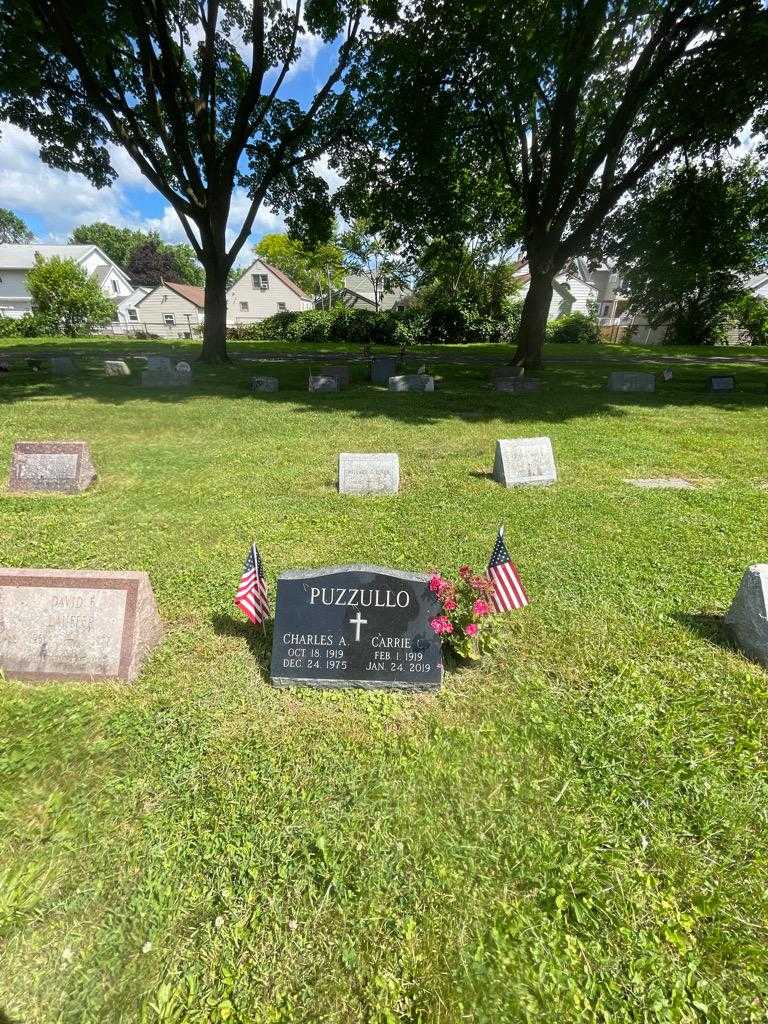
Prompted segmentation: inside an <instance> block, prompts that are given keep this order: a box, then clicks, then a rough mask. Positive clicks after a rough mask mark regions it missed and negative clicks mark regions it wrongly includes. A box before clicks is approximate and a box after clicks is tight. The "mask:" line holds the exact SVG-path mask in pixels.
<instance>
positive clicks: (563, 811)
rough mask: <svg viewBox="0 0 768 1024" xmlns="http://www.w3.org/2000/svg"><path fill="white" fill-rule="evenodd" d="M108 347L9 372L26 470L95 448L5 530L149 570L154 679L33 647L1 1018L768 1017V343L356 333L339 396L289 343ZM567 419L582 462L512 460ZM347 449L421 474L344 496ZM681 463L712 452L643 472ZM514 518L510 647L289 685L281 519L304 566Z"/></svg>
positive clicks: (288, 549) (20, 504) (555, 437)
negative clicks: (651, 486) (752, 649)
mask: <svg viewBox="0 0 768 1024" xmlns="http://www.w3.org/2000/svg"><path fill="white" fill-rule="evenodd" d="M19 344H20V345H21V344H22V343H21V342H20V343H19ZM23 344H24V346H25V347H29V342H28V340H24V342H23ZM99 344H101V343H99ZM109 344H110V345H111V346H112V351H113V352H115V353H119V354H120V355H122V354H125V353H126V352H130V351H131V344H130V343H126V342H125V341H124V340H120V339H118V340H117V341H115V342H114V343H112V342H110V343H109ZM4 347H6V348H9V346H7V345H5V344H4ZM70 347H76V348H80V347H82V346H80V345H72V343H70ZM141 348H142V350H144V351H154V352H166V351H168V349H169V348H170V346H166V345H164V344H163V343H161V342H143V343H141ZM569 348H571V349H572V347H569ZM245 350H246V349H245V347H243V348H242V349H241V351H245ZM173 351H174V352H176V351H178V352H179V353H181V351H182V350H181V349H173ZM184 351H187V352H188V351H191V350H190V349H186V350H184ZM497 351H498V350H497ZM605 352H608V353H609V354H611V355H615V352H616V350H613V349H611V350H608V349H602V348H601V349H600V350H599V351H595V350H590V353H589V355H590V356H591V355H595V357H596V358H602V356H603V354H604V353H605ZM665 352H666V350H664V352H662V353H659V352H654V353H653V358H657V357H659V355H660V354H661V355H663V354H665ZM574 354H575V353H574ZM78 361H79V363H80V366H81V372H80V373H79V374H78V375H76V376H73V377H69V378H53V377H52V376H50V374H49V373H47V372H45V371H43V372H40V373H34V372H32V371H31V370H28V369H27V368H26V367H25V366H21V365H20V366H18V367H16V366H14V369H13V370H12V372H11V373H9V374H4V375H1V376H0V417H1V420H0V422H1V424H2V429H1V430H0V461H1V462H2V465H3V467H5V468H4V473H5V472H7V466H8V462H9V459H10V451H11V445H12V443H13V442H14V441H16V440H45V439H72V440H85V441H87V442H88V443H89V444H90V448H91V452H92V455H93V460H94V463H95V465H96V468H97V470H98V473H99V479H98V481H97V483H96V484H95V486H94V487H92V488H91V489H90V490H88V491H86V492H84V493H83V494H80V495H75V496H67V497H65V496H56V495H30V496H19V495H13V496H11V495H8V494H7V493H5V492H4V491H3V492H2V493H0V549H1V550H0V563H2V564H3V565H7V566H23V567H58V568H74V569H85V568H93V569H121V570H122V569H141V570H146V571H147V572H148V573H149V575H150V578H151V580H152V584H153V587H154V591H155V594H156V596H157V600H158V604H159V608H160V613H161V615H162V618H163V621H164V625H165V635H164V638H163V641H162V643H161V645H160V646H159V647H158V648H157V649H156V650H155V652H154V653H153V654H152V656H151V657H150V658H149V660H148V661H147V662H146V664H145V666H144V669H143V672H142V674H141V675H140V677H139V679H138V680H137V681H136V683H134V684H133V685H127V684H123V683H118V684H113V683H105V682H98V683H94V684H90V685H88V684H68V685H61V684H58V685H57V684H44V685H25V684H22V683H16V682H13V681H9V680H2V679H0V949H1V950H2V952H1V953H0V1010H1V1011H2V1012H1V1013H0V1020H4V1021H19V1022H24V1024H53V1022H59V1021H61V1022H66V1024H75V1022H76V1024H86V1022H88V1024H90V1022H96V1021H99V1022H102V1021H108V1022H125V1024H128V1022H131V1024H133V1022H137V1021H138V1022H146V1024H148V1022H161V1021H162V1022H184V1024H203V1022H209V1021H233V1022H241V1024H246V1022H247V1024H257V1022H258V1024H261V1022H263V1024H267V1022H269V1024H278V1022H286V1024H288V1022H304V1021H306V1022H310V1021H311V1022H327V1024H347V1022H349V1024H352V1022H359V1021H360V1022H362V1021H365V1022H369V1024H395V1022H398V1024H405V1022H408V1024H416V1022H424V1024H426V1022H445V1024H453V1022H460V1021H461V1022H473V1024H474V1022H487V1024H491V1022H493V1024H499V1022H515V1024H516V1022H521V1021H558V1022H576V1021H578V1022H587V1021H601V1022H607V1021H610V1022H630V1021H632V1022H634V1021H638V1022H639V1021H643V1022H646V1021H648V1022H652V1021H659V1022H667V1021H668V1022H685V1024H688V1022H691V1024H692V1022H695V1021H718V1022H733V1024H737V1022H738V1024H744V1022H754V1024H757V1022H758V1021H764V1020H765V1017H766V1012H767V1011H768V980H766V979H768V943H767V942H766V938H768V915H767V911H768V905H767V900H766V892H767V891H768V863H767V860H768V854H767V853H766V844H765V834H766V825H767V822H766V807H767V806H768V786H767V785H766V773H765V730H766V703H767V701H768V675H767V674H766V672H765V670H763V669H762V668H760V667H759V666H758V665H756V664H752V663H750V662H748V661H747V660H745V659H744V658H742V657H741V656H740V655H739V654H737V653H736V652H735V651H734V650H733V649H732V648H731V647H730V646H729V644H728V641H727V639H726V637H725V634H724V632H723V629H722V623H721V616H722V614H723V612H724V611H725V610H726V609H727V607H728V605H729V603H730V601H731V599H732V597H733V595H734V593H735V591H736V588H737V586H738V584H739V581H740V579H741V576H742V573H743V570H744V569H745V567H746V566H747V565H749V564H750V563H753V562H757V561H764V560H766V557H768V556H767V553H766V543H767V532H766V525H767V523H768V514H767V508H768V504H767V503H768V491H766V490H765V489H764V488H765V485H766V483H768V441H767V438H766V407H767V404H768V393H767V390H766V389H767V388H768V366H765V365H743V364H742V363H739V364H738V365H734V366H733V367H732V368H731V369H732V372H733V373H734V374H735V376H736V380H737V390H736V391H734V392H732V393H728V394H723V395H712V394H707V393H706V391H705V388H704V381H705V379H706V377H707V376H708V375H709V374H710V373H712V372H713V371H712V369H711V368H708V367H706V366H693V365H679V366H678V365H675V369H674V378H673V380H672V381H671V382H669V383H667V384H661V383H660V384H659V385H657V390H656V393H655V394H637V395H633V394H612V393H608V392H607V391H606V387H605V382H606V377H607V370H606V369H605V368H604V367H601V366H599V365H597V366H595V365H586V364H584V365H581V364H573V365H564V364H552V365H550V366H548V367H546V368H545V369H544V370H543V371H542V372H541V373H540V374H539V375H538V376H540V377H541V380H542V389H541V391H539V392H536V393H532V394H523V395H515V394H504V393H496V392H494V391H492V390H490V388H489V387H488V383H487V382H488V379H489V368H488V366H473V365H451V364H449V363H447V362H440V361H439V359H438V360H430V364H431V365H433V368H434V371H435V374H436V376H437V378H438V390H437V391H435V393H434V394H392V393H389V392H387V391H386V390H385V389H383V388H374V387H372V386H371V385H370V384H369V383H367V382H366V381H365V380H364V372H363V366H362V364H354V365H353V369H352V383H351V386H350V387H349V388H348V389H345V390H344V391H342V392H341V393H340V394H336V395H334V394H309V393H307V390H306V376H307V367H306V365H299V364H292V363H290V364H289V363H281V364H275V363H269V364H266V363H265V364H258V363H235V364H234V365H233V366H231V367H221V368H216V369H211V368H206V367H202V366H200V365H199V364H195V365H194V382H193V384H192V386H191V388H186V389H184V390H183V391H181V390H169V391H167V392H164V391H162V390H157V389H155V390H148V389H143V388H141V387H140V386H139V384H138V376H137V374H136V368H137V366H138V364H136V363H131V365H132V367H133V368H134V375H133V376H132V377H130V378H126V379H122V378H112V379H106V378H105V377H104V376H103V359H96V358H92V357H88V356H82V357H79V359H78ZM129 362H130V360H129ZM724 366H725V367H727V364H723V366H718V369H717V372H726V371H725V369H724ZM633 368H634V367H633ZM652 368H653V369H656V370H658V367H652ZM256 373H271V374H274V375H276V376H278V377H279V378H280V381H281V391H280V392H279V393H277V394H262V395H258V396H251V395H250V394H249V393H248V380H249V378H250V377H251V376H253V375H254V374H256ZM538 435H547V436H549V437H551V439H552V442H553V446H554V451H555V457H556V459H557V465H558V473H559V481H558V483H556V484H554V485H553V486H550V487H541V488H517V489H514V490H506V489H504V488H503V487H501V486H499V485H498V484H496V483H495V482H494V481H493V480H492V479H491V478H490V476H489V471H490V469H491V465H492V461H493V453H494V445H495V441H496V439H497V438H509V437H518V436H538ZM340 451H382V452H389V451H392V452H399V454H400V465H401V478H402V479H401V492H400V494H399V495H396V496H392V497H383V498H371V497H360V498H352V497H342V496H341V495H339V494H337V493H336V489H335V483H336V460H337V455H338V453H339V452H340ZM657 476H669V477H683V478H685V479H688V480H690V481H692V482H693V483H695V484H696V487H695V488H694V489H692V490H685V491H671V490H670V491H668V490H640V489H636V488H633V487H630V486H628V485H627V484H626V483H624V480H625V479H626V478H630V477H643V478H648V477H657ZM501 523H504V524H505V525H506V537H507V543H508V546H509V548H510V551H511V553H512V556H513V558H514V559H515V560H516V562H517V564H518V566H519V569H520V573H521V575H522V578H523V580H524V582H525V583H526V585H527V587H528V590H529V592H530V595H531V597H532V604H531V606H530V607H529V608H527V609H525V610H523V611H520V612H516V613H511V614H509V615H508V616H506V617H505V620H504V625H503V630H502V649H501V651H500V653H499V656H498V657H497V658H496V659H495V660H494V661H492V662H490V663H489V664H487V665H483V666H480V667H477V668H470V669H467V668H462V669H454V670H453V671H450V672H448V673H447V675H446V678H445V682H444V686H443V689H442V690H441V691H440V692H439V693H438V694H435V695H422V696H417V697H414V696H407V695H401V696H398V695H392V694H387V695H383V694H380V693H378V694H377V693H369V692H356V691H346V692H316V691H312V690H288V691H283V690H280V691H278V690H275V689H273V688H272V687H271V686H270V685H269V683H268V679H267V674H268V668H267V666H268V643H267V642H266V640H265V639H264V638H263V637H262V636H261V635H260V632H259V631H258V630H255V629H254V628H252V627H251V626H250V625H248V624H247V623H246V622H245V620H244V619H243V617H242V616H241V615H240V614H239V613H238V612H237V610H236V609H235V608H234V607H233V605H232V597H233V594H234V590H235V587H236V585H237V581H238V579H239V576H240V572H241V568H242V562H243V558H244V556H245V554H246V550H247V547H248V545H249V544H250V543H251V541H253V540H256V541H257V543H258V544H259V547H260V550H261V553H262V555H263V558H264V561H265V565H266V568H267V572H268V577H269V582H270V588H271V592H272V593H274V580H275V576H276V574H277V573H278V572H279V571H282V570H284V569H288V568H301V567H312V566H320V565H332V564H339V563H355V562H370V563H377V564H380V565H385V566H391V567H395V568H402V569H408V570H429V569H431V568H438V569H440V570H442V571H443V572H445V573H448V574H455V571H456V569H457V567H458V566H459V565H461V564H463V563H465V562H469V563H470V564H472V565H474V566H475V567H477V568H481V567H483V566H484V564H485V562H486V561H487V558H488V554H489V552H490V549H491V547H492V545H493V541H494V537H495V533H496V529H497V527H498V525H499V524H501Z"/></svg>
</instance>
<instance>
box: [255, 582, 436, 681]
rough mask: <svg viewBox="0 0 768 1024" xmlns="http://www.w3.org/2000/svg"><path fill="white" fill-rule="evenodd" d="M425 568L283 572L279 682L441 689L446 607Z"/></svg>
mask: <svg viewBox="0 0 768 1024" xmlns="http://www.w3.org/2000/svg"><path fill="white" fill-rule="evenodd" d="M429 579H430V577H429V575H427V574H426V573H411V572H401V571H399V570H397V569H384V568H381V567H380V566H376V565H342V566H333V567H331V568H325V569H310V570H306V571H293V572H284V573H281V575H280V577H279V578H278V581H277V599H276V604H275V626H274V634H273V641H272V670H271V678H272V682H273V683H274V684H275V685H276V686H295V685H304V686H315V687H319V688H320V689H343V688H347V687H362V688H364V689H370V690H405V691H408V692H418V691H421V690H436V689H438V688H439V687H440V683H441V682H442V677H443V659H442V650H441V644H440V637H439V636H438V635H437V634H436V633H435V631H434V630H433V629H432V627H431V626H430V625H429V622H430V620H431V619H432V618H434V617H435V616H436V615H439V614H440V604H439V602H438V600H437V598H436V597H435V595H434V594H432V593H431V591H430V589H429Z"/></svg>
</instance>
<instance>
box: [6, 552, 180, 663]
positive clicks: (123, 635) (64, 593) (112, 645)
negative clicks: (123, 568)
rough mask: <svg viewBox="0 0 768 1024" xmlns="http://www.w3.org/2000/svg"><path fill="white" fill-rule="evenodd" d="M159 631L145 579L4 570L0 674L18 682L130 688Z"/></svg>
mask: <svg viewBox="0 0 768 1024" xmlns="http://www.w3.org/2000/svg"><path fill="white" fill-rule="evenodd" d="M160 629H161V627H160V618H159V616H158V613H157V606H156V605H155V598H154V595H153V593H152V586H151V584H150V582H149V577H148V576H147V574H146V573H144V572H94V571H90V570H89V571H74V570H72V571H70V570H58V569H0V668H2V669H3V671H4V672H6V673H7V674H8V675H9V676H11V677H13V678H17V679H31V680H38V681H39V680H47V679H51V680H55V679H62V680H67V679H83V680H92V679H125V680H132V679H134V678H135V677H136V676H137V675H138V672H139V670H140V668H141V663H142V661H143V659H144V657H145V656H146V655H147V654H148V652H149V651H150V650H151V649H152V648H153V647H154V646H155V645H156V644H157V643H158V641H159V639H160Z"/></svg>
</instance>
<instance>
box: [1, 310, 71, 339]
mask: <svg viewBox="0 0 768 1024" xmlns="http://www.w3.org/2000/svg"><path fill="white" fill-rule="evenodd" d="M60 334H61V331H60V330H59V329H58V324H57V323H56V321H55V320H54V319H53V318H52V317H50V316H48V315H46V314H45V313H25V314H24V315H23V316H20V317H19V318H18V319H17V320H12V319H11V318H10V317H2V318H0V338H46V337H55V336H57V335H60Z"/></svg>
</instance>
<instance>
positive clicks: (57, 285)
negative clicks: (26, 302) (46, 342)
mask: <svg viewBox="0 0 768 1024" xmlns="http://www.w3.org/2000/svg"><path fill="white" fill-rule="evenodd" d="M27 285H28V287H29V294H30V295H31V297H32V309H33V313H34V315H35V316H36V317H38V318H39V319H40V323H41V324H42V325H43V330H42V331H41V333H42V334H65V335H70V336H72V337H76V336H78V335H83V334H88V333H90V332H91V331H92V330H93V329H94V328H96V327H101V326H103V325H104V324H108V323H109V322H110V321H111V320H114V318H115V307H114V305H113V303H112V302H110V300H109V299H108V298H107V297H106V296H105V295H104V294H103V293H102V291H101V288H100V287H99V285H98V283H97V282H96V280H95V279H94V278H93V277H89V276H88V274H86V272H85V271H84V270H83V269H82V267H79V266H78V265H77V264H76V263H75V262H74V261H73V260H64V259H60V258H59V257H58V256H53V257H52V258H51V259H49V260H46V259H43V257H42V256H40V254H39V253H38V254H36V256H35V265H34V267H33V268H32V269H31V270H30V271H29V273H28V274H27Z"/></svg>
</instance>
